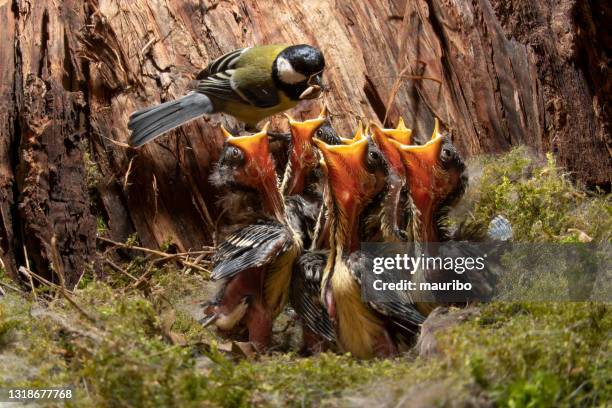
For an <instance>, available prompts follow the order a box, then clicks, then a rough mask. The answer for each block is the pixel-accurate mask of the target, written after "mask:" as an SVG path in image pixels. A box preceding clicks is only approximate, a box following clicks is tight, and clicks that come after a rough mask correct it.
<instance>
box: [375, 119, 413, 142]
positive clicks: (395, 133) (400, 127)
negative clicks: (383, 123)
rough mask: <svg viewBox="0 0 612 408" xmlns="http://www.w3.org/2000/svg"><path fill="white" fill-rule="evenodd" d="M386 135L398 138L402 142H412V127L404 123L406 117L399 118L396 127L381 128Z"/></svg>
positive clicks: (394, 138)
mask: <svg viewBox="0 0 612 408" xmlns="http://www.w3.org/2000/svg"><path fill="white" fill-rule="evenodd" d="M379 130H380V132H381V133H383V134H384V135H385V136H387V137H389V138H391V139H393V140H397V141H398V142H400V143H401V144H405V145H409V144H412V129H408V128H407V127H406V125H405V124H404V119H403V118H401V117H400V118H399V121H398V122H397V127H396V128H395V129H379Z"/></svg>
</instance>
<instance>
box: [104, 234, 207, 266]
mask: <svg viewBox="0 0 612 408" xmlns="http://www.w3.org/2000/svg"><path fill="white" fill-rule="evenodd" d="M98 239H99V240H100V241H102V242H106V243H108V244H111V245H114V246H116V247H119V248H125V249H133V250H136V251H141V252H145V253H148V254H152V255H155V256H158V257H160V258H162V259H163V260H164V261H168V260H176V261H178V262H180V263H181V264H183V266H189V267H191V268H194V269H197V270H199V271H201V272H206V273H207V274H209V273H210V271H209V270H208V269H206V268H204V267H202V266H200V265H198V264H196V263H194V262H190V261H188V260H187V259H186V258H187V257H188V256H189V255H190V254H195V253H200V254H204V253H211V252H207V251H195V252H182V253H180V254H167V253H165V252H162V251H157V250H155V249H151V248H144V247H139V246H135V245H127V244H124V243H121V242H117V241H113V240H112V239H109V238H104V237H98Z"/></svg>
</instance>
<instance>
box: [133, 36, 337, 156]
mask: <svg viewBox="0 0 612 408" xmlns="http://www.w3.org/2000/svg"><path fill="white" fill-rule="evenodd" d="M324 68H325V59H324V58H323V54H322V53H321V51H320V50H318V49H317V48H315V47H312V46H310V45H306V44H299V45H287V44H279V45H263V46H257V47H248V48H242V49H238V50H235V51H232V52H230V53H227V54H225V55H223V56H221V57H219V58H217V59H216V60H214V61H213V62H211V63H210V64H209V65H208V66H207V67H206V69H204V70H203V71H202V72H200V74H199V75H198V76H197V79H198V80H199V82H198V86H197V88H196V90H195V91H193V92H190V93H188V94H187V95H185V96H183V97H181V98H179V99H177V100H174V101H169V102H165V103H162V104H161V105H157V106H152V107H149V108H145V109H142V110H139V111H137V112H134V113H133V114H132V115H131V116H130V121H129V122H128V128H129V129H130V130H131V131H132V135H131V137H130V145H131V146H134V147H138V146H142V145H143V144H145V143H147V142H149V141H151V140H153V139H154V138H156V137H157V136H159V135H161V134H163V133H165V132H167V131H169V130H171V129H174V128H176V127H177V126H180V125H182V124H183V123H186V122H188V121H190V120H192V119H195V118H197V117H199V116H201V115H203V114H210V113H217V112H223V113H227V114H229V115H232V116H233V117H235V118H236V119H238V120H239V121H241V122H244V123H246V125H247V128H249V129H253V128H255V126H256V125H257V123H258V122H259V121H261V120H263V119H264V118H266V117H268V116H271V115H274V114H277V113H280V112H282V111H285V110H287V109H291V108H293V107H295V106H296V105H297V104H298V102H300V101H301V100H303V99H314V98H317V97H319V95H320V94H321V91H322V87H323V85H322V83H321V77H322V74H323V69H324Z"/></svg>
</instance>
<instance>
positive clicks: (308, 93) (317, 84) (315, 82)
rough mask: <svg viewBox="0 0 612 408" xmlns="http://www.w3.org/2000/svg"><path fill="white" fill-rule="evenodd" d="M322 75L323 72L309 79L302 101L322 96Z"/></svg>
mask: <svg viewBox="0 0 612 408" xmlns="http://www.w3.org/2000/svg"><path fill="white" fill-rule="evenodd" d="M321 75H322V72H317V73H316V74H314V75H311V76H310V78H308V82H307V84H308V88H306V89H305V90H304V92H302V94H301V95H300V99H315V98H318V97H319V96H321V92H322V91H323V88H324V87H323V83H322V82H321Z"/></svg>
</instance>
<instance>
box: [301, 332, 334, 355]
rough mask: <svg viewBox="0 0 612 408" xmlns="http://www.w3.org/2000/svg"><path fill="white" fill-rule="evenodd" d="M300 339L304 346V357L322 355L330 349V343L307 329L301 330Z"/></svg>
mask: <svg viewBox="0 0 612 408" xmlns="http://www.w3.org/2000/svg"><path fill="white" fill-rule="evenodd" d="M302 338H303V341H304V344H303V346H302V353H303V354H305V355H308V356H310V355H313V354H318V353H322V352H324V351H327V350H329V349H330V348H331V343H330V342H329V341H327V340H325V339H324V338H322V337H321V336H319V335H318V334H316V333H315V332H313V331H312V330H310V329H308V328H307V327H303V329H302Z"/></svg>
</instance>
